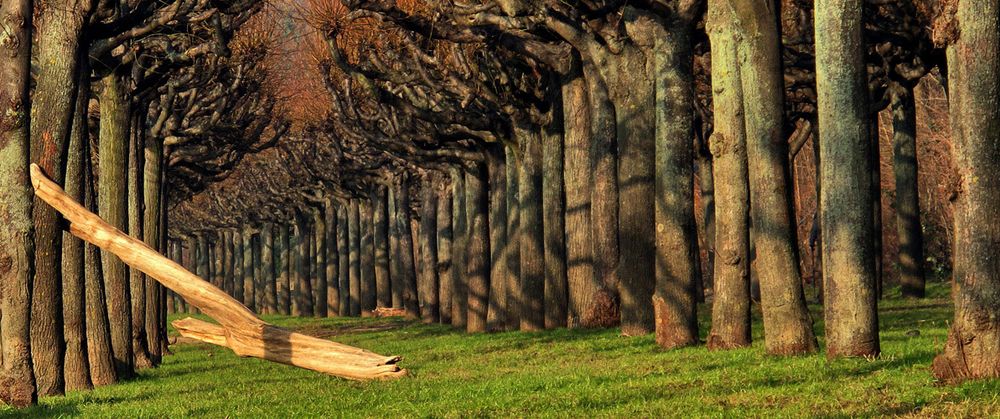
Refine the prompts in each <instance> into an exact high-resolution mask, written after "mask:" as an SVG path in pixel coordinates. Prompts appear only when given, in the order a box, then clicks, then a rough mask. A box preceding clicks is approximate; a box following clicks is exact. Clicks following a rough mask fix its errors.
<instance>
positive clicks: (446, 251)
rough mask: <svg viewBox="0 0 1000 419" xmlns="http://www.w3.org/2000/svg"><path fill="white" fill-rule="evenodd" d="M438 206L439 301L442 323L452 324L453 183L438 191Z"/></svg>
mask: <svg viewBox="0 0 1000 419" xmlns="http://www.w3.org/2000/svg"><path fill="white" fill-rule="evenodd" d="M437 199H438V207H437V240H438V245H437V246H438V260H437V269H438V281H439V282H440V288H439V293H438V302H439V303H440V304H441V307H440V312H441V323H443V324H451V311H452V301H453V300H452V290H453V289H454V284H455V283H454V277H453V272H454V269H455V268H454V266H453V265H454V264H453V263H452V257H453V256H452V255H453V253H454V250H453V248H452V241H453V238H454V230H453V229H452V221H453V218H452V215H451V213H452V202H453V201H452V196H451V185H449V184H445V185H443V187H442V188H440V190H439V192H438V198H437Z"/></svg>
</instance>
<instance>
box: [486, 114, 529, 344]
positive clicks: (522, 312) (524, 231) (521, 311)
mask: <svg viewBox="0 0 1000 419" xmlns="http://www.w3.org/2000/svg"><path fill="white" fill-rule="evenodd" d="M515 129H516V130H518V131H519V132H518V133H517V142H518V147H519V148H520V157H521V160H520V164H519V165H518V177H519V178H520V179H519V180H518V202H519V205H518V209H519V211H520V213H521V217H520V220H519V223H520V230H521V234H520V239H521V241H520V248H521V252H520V253H521V275H520V278H521V284H520V285H521V292H520V298H518V319H520V328H521V330H524V331H535V330H542V329H544V328H545V307H544V300H545V232H544V229H543V227H542V216H543V214H542V139H541V138H540V137H541V136H540V135H539V133H538V132H537V131H536V130H535V128H534V127H526V126H522V127H519V128H515ZM470 215H471V214H470ZM470 237H471V235H470ZM470 309H471V308H470Z"/></svg>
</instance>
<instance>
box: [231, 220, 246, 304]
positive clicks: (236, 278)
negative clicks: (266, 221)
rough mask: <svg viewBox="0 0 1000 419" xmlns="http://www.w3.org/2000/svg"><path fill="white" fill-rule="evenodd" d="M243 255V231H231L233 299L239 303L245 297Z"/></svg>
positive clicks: (238, 229)
mask: <svg viewBox="0 0 1000 419" xmlns="http://www.w3.org/2000/svg"><path fill="white" fill-rule="evenodd" d="M244 255H245V252H244V248H243V229H242V228H236V229H233V287H234V290H233V298H235V299H236V301H241V302H242V301H244V300H245V297H246V292H245V288H246V280H245V279H246V274H245V273H244V272H243V262H244Z"/></svg>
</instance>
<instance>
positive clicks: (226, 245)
mask: <svg viewBox="0 0 1000 419" xmlns="http://www.w3.org/2000/svg"><path fill="white" fill-rule="evenodd" d="M233 236H235V234H233V230H231V229H228V228H227V229H226V230H225V231H224V235H223V237H224V240H225V241H224V242H223V243H222V250H223V257H224V261H223V269H224V270H225V272H224V273H223V277H224V278H225V281H226V288H225V289H226V293H227V294H229V295H230V296H235V295H236V277H235V276H234V274H235V266H236V263H235V262H236V260H235V255H234V253H235V252H234V251H233ZM241 262H242V261H241ZM264 310H265V311H266V310H267V308H266V307H265V308H264Z"/></svg>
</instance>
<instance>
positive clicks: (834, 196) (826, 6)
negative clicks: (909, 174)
mask: <svg viewBox="0 0 1000 419" xmlns="http://www.w3.org/2000/svg"><path fill="white" fill-rule="evenodd" d="M815 16H816V91H817V98H818V116H819V132H820V139H821V140H820V142H819V147H820V151H819V152H820V154H821V155H822V156H823V161H822V162H821V163H820V172H819V176H820V177H821V178H822V182H823V192H822V194H821V195H820V201H819V208H820V215H821V217H822V220H821V224H820V225H821V228H822V229H823V245H822V251H823V263H824V265H823V282H824V284H825V286H824V287H823V289H824V296H823V302H824V304H823V309H824V318H825V328H826V347H827V356H828V357H837V356H865V357H869V356H871V357H873V356H878V354H879V339H878V311H877V301H878V294H877V291H876V281H877V280H878V278H877V277H876V276H875V265H874V257H875V256H874V249H873V247H874V243H875V242H874V238H873V235H874V234H876V233H875V231H874V226H873V222H874V219H873V217H872V214H873V209H872V206H873V205H875V203H874V202H873V200H872V196H871V194H870V193H859V192H861V191H870V190H871V189H870V188H871V187H872V178H871V176H872V168H871V164H872V159H871V154H870V153H873V152H877V151H875V150H872V143H871V138H870V136H869V135H870V134H869V128H870V125H869V122H868V110H867V72H866V70H865V64H864V53H865V49H864V44H863V39H862V22H861V19H862V2H861V0H820V1H817V3H816V15H815Z"/></svg>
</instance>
